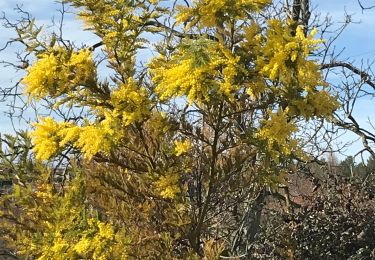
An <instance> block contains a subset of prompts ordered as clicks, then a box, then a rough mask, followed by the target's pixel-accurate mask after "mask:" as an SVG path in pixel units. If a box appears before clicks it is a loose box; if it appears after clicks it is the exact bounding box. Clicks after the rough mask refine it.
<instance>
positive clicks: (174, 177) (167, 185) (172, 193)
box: [156, 173, 181, 199]
mask: <svg viewBox="0 0 375 260" xmlns="http://www.w3.org/2000/svg"><path fill="white" fill-rule="evenodd" d="M179 180H180V177H179V175H178V174H177V173H170V174H167V175H166V176H161V177H160V178H159V179H158V180H157V181H156V190H157V191H158V192H159V193H160V196H162V197H163V198H165V199H173V198H175V197H176V195H177V194H178V193H180V192H181V189H180V186H179Z"/></svg>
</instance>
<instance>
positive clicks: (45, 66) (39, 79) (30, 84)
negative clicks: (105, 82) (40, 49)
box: [22, 48, 95, 99]
mask: <svg viewBox="0 0 375 260" xmlns="http://www.w3.org/2000/svg"><path fill="white" fill-rule="evenodd" d="M27 72H28V74H27V75H26V77H25V78H24V79H23V80H22V83H23V84H24V85H25V86H26V93H27V94H29V95H30V96H31V97H32V98H37V99H38V98H44V97H46V96H50V97H58V96H60V95H61V94H62V93H66V92H69V91H70V90H71V89H72V88H74V87H76V86H78V85H84V84H85V83H86V81H87V80H90V79H92V78H94V77H95V65H94V62H93V60H92V53H91V52H90V51H89V50H86V49H83V50H80V51H78V52H68V51H66V50H64V49H63V48H58V49H54V50H51V51H49V52H46V53H44V54H41V55H40V56H39V57H38V59H37V61H36V62H35V63H34V64H33V66H31V67H30V68H29V69H28V70H27Z"/></svg>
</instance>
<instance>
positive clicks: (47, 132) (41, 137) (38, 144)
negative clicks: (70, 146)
mask: <svg viewBox="0 0 375 260" xmlns="http://www.w3.org/2000/svg"><path fill="white" fill-rule="evenodd" d="M34 127H35V130H34V131H33V132H32V133H31V137H32V140H33V143H34V152H35V155H36V158H37V159H40V160H46V159H49V158H51V157H52V156H54V155H55V154H56V153H57V152H58V151H59V148H60V145H59V142H60V139H59V137H58V135H57V133H58V132H59V131H60V130H61V129H63V128H65V127H64V126H62V125H61V124H59V123H57V122H56V121H55V120H53V119H52V118H51V117H46V118H42V119H41V121H40V122H39V123H35V124H34Z"/></svg>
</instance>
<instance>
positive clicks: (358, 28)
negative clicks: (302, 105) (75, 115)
mask: <svg viewBox="0 0 375 260" xmlns="http://www.w3.org/2000/svg"><path fill="white" fill-rule="evenodd" d="M362 2H363V3H364V5H367V6H371V5H375V0H363V1H362ZM16 4H19V5H22V6H23V9H24V10H26V11H29V12H30V13H32V14H33V15H34V16H35V17H36V20H37V23H38V24H39V25H43V24H51V18H52V16H55V17H56V18H58V13H57V11H56V10H57V9H58V8H59V5H58V4H56V3H55V1H52V0H0V12H5V13H6V15H7V17H9V18H11V19H16V18H18V15H17V14H16V13H15V12H14V10H13V8H14V7H15V6H16ZM312 6H313V7H315V8H316V10H317V11H319V12H321V13H322V15H325V14H327V13H328V14H330V15H331V16H332V18H333V20H334V21H343V20H344V19H345V16H344V13H345V12H346V13H348V14H351V15H352V17H353V20H354V21H356V22H359V23H358V24H357V23H356V24H352V25H351V26H349V28H347V29H346V31H344V33H343V34H342V35H341V37H340V38H339V40H338V41H337V44H336V45H337V48H338V49H342V48H344V51H343V53H342V56H341V57H343V58H348V59H349V61H353V60H355V62H357V63H359V62H360V61H361V60H362V59H363V60H365V61H366V60H375V45H374V42H375V9H374V10H367V11H365V12H364V13H362V11H361V9H360V7H359V5H358V3H357V0H312ZM65 29H66V30H65V37H66V38H69V39H72V40H74V41H76V42H77V43H78V44H80V43H85V44H86V45H92V44H94V43H96V42H97V39H96V37H95V36H94V35H92V34H91V33H89V32H84V31H83V30H82V24H81V23H80V22H77V20H75V19H74V16H73V15H70V16H69V17H67V19H66V20H65ZM10 37H12V32H11V31H9V30H5V29H4V28H2V27H0V47H2V46H3V45H4V43H5V42H6V41H7V40H8V39H9V38H10ZM14 51H16V47H14V48H11V49H9V51H7V52H2V53H0V60H12V58H13V57H14V53H13V52H14ZM21 76H22V73H21V72H18V73H15V72H14V71H12V70H10V69H9V68H3V67H0V86H1V87H7V86H11V85H12V84H13V83H15V82H16V81H17V80H18V79H19V78H20V77H21ZM374 102H375V100H365V101H363V102H360V103H358V104H357V109H356V111H355V116H356V117H357V118H358V120H359V121H360V122H361V123H362V124H366V122H367V121H368V119H369V118H375V109H374V108H373V107H374V105H373V104H374ZM6 109H7V108H6V107H5V106H4V104H2V103H0V133H5V132H11V129H12V128H11V125H10V121H9V119H8V118H7V117H5V116H4V114H3V111H5V110H6ZM30 117H32V114H30ZM374 121H375V120H374ZM367 126H369V125H367ZM22 127H25V125H22ZM351 138H352V136H351V135H347V136H346V137H345V138H344V139H343V141H345V140H349V139H351ZM358 149H360V145H359V144H356V145H354V146H353V147H352V148H351V149H350V150H349V151H348V153H349V154H352V153H354V152H355V151H357V150H358Z"/></svg>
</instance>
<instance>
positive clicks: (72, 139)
mask: <svg viewBox="0 0 375 260" xmlns="http://www.w3.org/2000/svg"><path fill="white" fill-rule="evenodd" d="M106 122H107V121H103V124H99V125H87V126H82V127H80V126H77V125H75V124H72V123H66V122H62V123H58V122H56V121H55V120H54V119H52V118H51V117H46V118H43V119H42V120H41V121H40V122H39V123H36V124H34V126H35V130H34V131H33V132H32V133H31V137H32V141H33V143H34V151H35V155H36V158H37V159H39V160H48V159H50V158H51V157H53V156H54V155H56V153H57V152H58V151H60V150H62V149H63V148H64V146H65V145H66V144H68V143H70V144H72V145H73V146H74V147H76V148H78V149H80V150H81V151H82V153H83V154H84V155H85V157H86V158H87V159H91V158H92V157H93V156H94V155H95V154H97V153H99V152H103V153H108V152H109V151H110V150H111V145H112V144H113V142H114V141H115V140H117V138H116V137H117V136H116V135H117V134H119V133H118V132H116V131H113V129H110V128H106V127H105V123H106Z"/></svg>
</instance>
